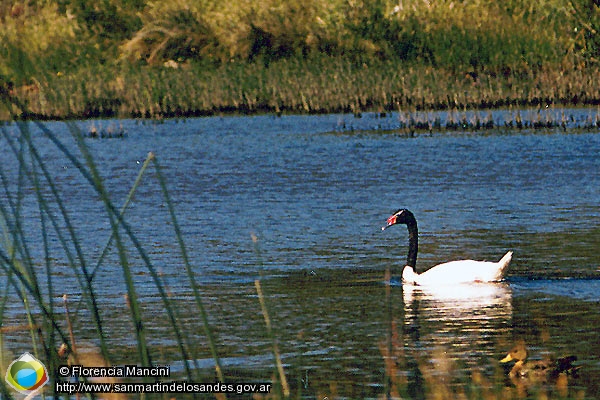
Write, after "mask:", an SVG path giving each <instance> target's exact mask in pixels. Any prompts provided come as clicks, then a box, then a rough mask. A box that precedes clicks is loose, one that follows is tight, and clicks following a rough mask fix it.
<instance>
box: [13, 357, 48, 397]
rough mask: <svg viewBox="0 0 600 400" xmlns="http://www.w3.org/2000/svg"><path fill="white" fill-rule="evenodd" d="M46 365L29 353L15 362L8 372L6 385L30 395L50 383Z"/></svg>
mask: <svg viewBox="0 0 600 400" xmlns="http://www.w3.org/2000/svg"><path fill="white" fill-rule="evenodd" d="M48 380H49V379H48V372H47V371H46V367H45V366H44V364H42V363H41V362H40V360H38V359H37V358H35V357H34V356H32V355H31V354H29V353H23V355H22V356H21V357H19V358H17V359H16V360H15V361H13V362H12V363H11V364H10V365H9V366H8V369H7V370H6V383H8V384H9V385H10V386H12V387H13V388H14V389H15V390H18V391H19V392H21V393H24V394H29V393H31V392H34V391H36V390H38V389H39V388H41V387H42V386H44V385H45V384H46V383H48Z"/></svg>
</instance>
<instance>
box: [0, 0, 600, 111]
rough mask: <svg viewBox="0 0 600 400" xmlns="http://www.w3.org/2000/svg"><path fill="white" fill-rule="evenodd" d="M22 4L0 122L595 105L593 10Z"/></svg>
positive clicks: (183, 2)
mask: <svg viewBox="0 0 600 400" xmlns="http://www.w3.org/2000/svg"><path fill="white" fill-rule="evenodd" d="M87 3H88V2H85V1H82V0H64V1H60V2H59V1H54V0H43V1H42V0H40V1H25V2H19V1H13V2H8V3H3V6H2V7H0V20H1V21H2V24H3V31H2V32H1V33H0V39H1V40H0V43H1V44H0V97H1V98H2V99H3V103H4V104H5V106H6V107H2V109H1V110H0V118H1V119H10V118H53V119H55V118H86V117H114V116H119V117H121V116H122V117H124V116H133V117H168V116H197V115H210V114H214V113H227V112H242V113H256V112H293V113H296V112H310V113H318V112H339V111H354V112H358V111H361V110H375V111H378V110H394V109H398V108H403V109H440V108H442V109H443V108H449V109H451V108H490V107H492V108H493V107H502V106H507V105H537V104H542V103H553V104H562V105H587V104H597V103H598V102H600V94H599V93H598V90H599V89H598V88H597V85H595V82H598V75H599V74H600V72H599V71H600V65H599V64H598V59H600V57H599V56H598V55H599V54H600V40H599V39H598V38H597V36H598V35H597V30H598V29H599V28H600V8H599V7H598V6H597V5H596V3H594V2H593V1H592V0H570V1H566V0H543V1H540V2H536V3H535V4H532V3H531V2H527V1H522V0H512V1H509V2H503V3H502V4H498V3H496V2H487V1H483V0H474V1H468V2H466V1H464V2H451V1H440V2H424V1H421V0H412V1H403V2H394V1H387V0H363V1H348V0H336V1H323V0H311V1H308V2H302V3H301V4H296V3H293V2H286V1H281V0H268V1H261V2H258V1H249V2H237V1H235V2H233V3H228V4H227V5H224V4H221V3H220V2H213V1H209V0H207V1H202V2H197V1H191V0H178V1H174V2H168V3H163V2H158V1H149V0H148V1H145V0H138V1H134V2H121V1H118V0H105V1H102V2H97V3H96V4H95V5H93V6H91V5H89V4H87Z"/></svg>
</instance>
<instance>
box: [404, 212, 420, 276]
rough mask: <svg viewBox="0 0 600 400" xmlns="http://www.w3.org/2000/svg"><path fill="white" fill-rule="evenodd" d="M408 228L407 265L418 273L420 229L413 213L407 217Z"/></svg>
mask: <svg viewBox="0 0 600 400" xmlns="http://www.w3.org/2000/svg"><path fill="white" fill-rule="evenodd" d="M405 218H406V227H407V228H408V257H406V265H408V266H410V267H413V269H414V270H415V272H416V266H417V252H418V251H419V229H418V228H417V220H416V219H415V216H414V215H412V213H409V214H408V215H406V216H405Z"/></svg>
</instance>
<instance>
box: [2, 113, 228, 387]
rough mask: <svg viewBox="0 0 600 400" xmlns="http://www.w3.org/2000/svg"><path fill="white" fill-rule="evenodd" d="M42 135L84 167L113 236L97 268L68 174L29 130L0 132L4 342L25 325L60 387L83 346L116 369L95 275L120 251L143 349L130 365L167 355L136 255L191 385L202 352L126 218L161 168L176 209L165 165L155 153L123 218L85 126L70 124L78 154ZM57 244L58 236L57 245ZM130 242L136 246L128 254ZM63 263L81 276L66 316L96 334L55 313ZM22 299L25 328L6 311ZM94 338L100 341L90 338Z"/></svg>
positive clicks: (212, 342) (148, 363) (50, 135)
mask: <svg viewBox="0 0 600 400" xmlns="http://www.w3.org/2000/svg"><path fill="white" fill-rule="evenodd" d="M36 127H37V129H39V130H40V131H41V133H42V135H43V136H45V137H46V138H47V139H49V140H50V142H51V143H52V145H53V146H54V149H53V150H54V151H55V152H56V153H59V154H61V155H62V156H63V157H64V158H65V159H66V160H68V161H67V162H68V163H69V165H70V166H71V167H72V168H74V169H76V171H77V172H78V174H79V175H80V176H81V177H82V178H83V179H84V181H85V182H87V185H89V189H90V190H92V191H93V192H95V193H96V195H97V196H98V199H99V200H98V201H99V202H101V203H102V204H103V205H104V209H105V215H104V216H102V215H95V216H94V218H106V219H107V220H108V222H109V223H110V226H111V230H110V237H107V238H106V243H107V244H106V246H105V248H104V251H103V252H102V255H101V256H100V258H99V259H98V260H97V261H95V260H94V259H93V258H91V257H90V256H89V255H88V254H87V251H86V249H84V248H83V246H82V245H81V238H80V235H81V233H80V229H79V227H78V226H76V223H75V222H74V220H73V218H72V217H71V216H70V212H71V211H70V210H69V209H67V206H66V205H65V201H64V194H63V193H61V191H60V189H59V186H58V185H57V184H56V181H57V179H60V176H58V175H55V174H54V172H55V171H50V170H49V169H48V167H47V164H46V163H45V161H44V158H43V157H42V156H41V155H40V148H39V147H38V146H39V145H38V144H37V143H36V140H35V139H34V138H33V136H32V133H31V130H30V125H29V124H19V125H18V135H14V132H13V133H11V132H10V131H9V129H8V128H7V127H1V128H0V129H1V133H2V136H1V137H0V142H1V143H2V146H3V147H4V150H3V151H4V152H5V153H6V157H5V158H4V162H3V165H2V166H0V180H1V186H2V191H3V196H2V198H3V200H2V202H0V221H1V222H2V224H1V227H2V234H3V237H4V240H3V242H2V246H1V247H0V276H2V277H3V279H2V281H3V283H4V284H5V286H4V288H3V295H2V298H1V302H0V305H1V307H0V326H1V327H2V332H1V335H2V336H0V338H2V339H4V336H7V335H10V332H12V331H13V329H11V326H13V327H15V322H16V323H17V325H16V327H15V329H16V330H23V329H24V330H25V331H29V332H30V337H31V345H30V347H31V349H32V353H34V354H35V355H36V356H37V357H39V358H40V359H42V360H44V362H45V364H46V366H47V367H48V370H49V373H50V374H51V375H52V376H51V379H52V381H54V380H55V379H56V378H57V376H54V374H55V373H56V371H57V366H58V365H61V364H65V363H67V362H71V361H67V359H65V357H66V356H65V353H67V354H68V353H71V356H70V357H72V358H74V360H75V362H77V360H80V358H79V357H80V356H83V354H79V352H78V351H74V350H75V349H76V346H75V343H74V340H79V341H93V342H95V343H97V344H98V346H99V359H98V360H99V361H97V362H101V363H102V364H105V365H110V364H111V360H113V359H115V358H116V357H117V355H116V354H115V353H114V350H113V349H111V346H110V345H109V344H108V340H109V339H110V338H108V337H107V334H106V332H108V331H109V330H110V329H107V328H108V327H110V325H111V324H114V322H115V321H111V320H110V318H109V317H108V315H109V314H110V313H108V311H109V310H107V309H104V307H106V305H104V306H102V305H101V303H102V302H101V301H100V300H101V299H100V298H99V296H98V294H97V293H98V291H99V290H101V289H102V287H103V286H104V285H107V284H111V283H110V282H106V281H102V280H99V279H98V278H97V276H96V272H97V271H98V269H99V268H101V267H102V266H103V259H104V257H105V256H106V254H107V253H109V252H115V251H116V256H117V259H118V262H119V265H120V268H121V270H122V273H123V281H124V282H125V287H126V293H127V304H128V308H129V312H130V315H129V318H130V321H131V329H132V331H131V334H132V335H133V337H134V342H135V346H136V348H137V357H136V358H135V359H128V361H129V362H131V363H134V364H138V365H141V366H151V365H153V364H154V362H153V354H154V355H155V354H156V353H157V350H158V349H153V348H152V345H151V343H150V342H149V340H148V336H147V332H146V325H147V323H148V319H149V318H156V316H157V315H156V312H155V313H154V315H144V313H143V312H142V310H141V306H140V301H139V300H138V290H139V289H138V288H137V286H136V283H135V282H134V278H133V272H132V270H131V262H130V260H131V257H132V255H131V254H130V253H131V252H135V253H136V256H137V258H138V259H141V260H142V262H143V268H144V269H145V271H146V272H147V273H148V274H149V275H150V276H151V278H152V282H153V284H154V290H155V291H156V296H157V297H158V298H159V299H160V301H161V303H162V305H163V308H164V310H163V312H164V318H165V319H166V320H167V321H168V325H169V327H170V330H171V334H172V339H173V340H174V342H175V343H176V348H177V351H178V353H179V356H178V357H177V359H179V360H182V361H183V365H184V369H185V376H186V378H187V379H188V380H189V381H194V377H196V375H195V372H194V370H193V369H192V368H191V365H190V363H191V362H192V361H190V360H194V361H193V362H195V360H196V359H197V356H196V354H195V353H196V352H195V347H194V345H193V344H192V343H191V341H190V338H189V337H188V335H189V333H188V332H191V331H193V329H191V327H190V326H183V325H182V322H181V318H179V315H178V312H177V307H176V304H175V302H174V301H173V300H172V299H171V298H170V296H169V295H168V293H167V291H166V288H165V282H164V281H163V278H161V276H160V275H159V274H158V272H157V270H156V267H155V266H154V264H153V262H152V260H151V259H150V257H149V256H148V253H147V251H146V249H145V246H144V245H143V244H142V243H141V242H140V241H139V239H138V238H137V236H136V234H135V232H134V230H133V229H132V227H131V226H130V225H129V223H128V222H127V218H126V206H127V203H128V202H129V200H130V199H131V197H132V196H133V195H134V193H135V191H136V189H137V188H138V187H139V185H140V184H141V178H142V173H143V171H144V170H145V169H146V167H147V165H148V163H151V162H154V166H155V170H156V176H157V177H158V178H159V183H160V186H161V188H162V190H163V194H164V196H165V199H166V201H167V203H168V204H169V205H170V200H169V197H168V191H167V189H166V185H165V182H164V178H163V177H162V173H161V169H160V166H159V165H158V163H157V162H156V159H155V158H154V156H153V155H152V154H150V155H149V157H148V160H147V161H146V163H144V166H143V167H142V170H141V171H140V175H139V176H138V179H137V180H136V181H135V183H134V185H133V187H132V189H131V191H130V193H129V197H128V199H127V200H126V204H125V205H124V206H123V207H122V208H121V210H118V209H117V207H116V206H115V204H114V202H113V200H111V197H110V195H109V193H108V188H106V186H105V185H104V183H103V179H102V177H101V175H100V173H99V171H98V168H97V165H96V163H95V161H94V158H93V155H92V154H91V152H90V151H89V149H88V147H87V145H86V143H85V140H84V137H83V135H82V132H81V131H80V130H79V128H78V127H77V126H76V125H74V124H70V125H69V128H70V130H71V134H72V137H71V139H73V141H74V143H75V145H76V146H75V147H74V148H73V146H72V144H73V143H71V146H68V145H66V144H65V140H64V139H61V138H59V137H58V136H57V135H56V134H55V133H54V132H52V131H50V130H49V129H48V128H47V127H46V126H44V125H43V124H39V123H38V124H36ZM46 146H47V145H46ZM32 201H33V202H34V204H35V207H36V208H37V210H36V211H35V212H32V210H31V208H30V207H29V208H25V207H26V206H25V204H26V203H27V204H29V203H30V202H32ZM169 211H170V219H171V223H172V225H173V226H174V227H175V234H176V237H177V240H178V242H179V243H180V248H181V251H182V253H183V254H184V255H185V246H184V244H183V238H182V237H181V232H180V230H179V229H178V224H177V219H176V215H175V213H174V212H173V209H172V206H169ZM32 218H33V220H32ZM35 221H37V222H38V223H39V224H40V227H41V229H40V232H39V237H38V235H37V234H35V235H34V236H32V231H31V227H30V226H31V224H32V223H35ZM34 233H35V232H34ZM40 237H41V243H40ZM50 238H53V239H52V241H51V239H50ZM125 241H127V242H128V245H127V250H126V248H125V246H126V245H125ZM51 243H52V244H51ZM111 244H112V245H113V247H112V248H111V247H110V246H111ZM40 247H41V249H40ZM185 260H186V262H185V267H186V270H187V275H188V277H189V279H190V281H189V283H188V284H189V286H191V287H192V288H193V290H194V295H195V297H194V299H195V304H196V307H197V308H198V311H199V313H200V315H201V323H202V325H203V330H204V332H205V334H206V335H207V341H208V346H209V347H210V349H211V353H212V355H213V359H214V362H215V365H216V370H215V372H216V375H217V378H218V379H219V380H220V381H223V373H222V371H221V368H220V363H219V358H218V355H217V351H216V341H215V338H214V336H213V335H212V334H211V329H210V326H209V325H208V316H207V314H206V311H205V310H204V306H203V300H202V296H201V294H200V293H199V291H198V289H197V284H196V282H195V280H194V276H193V273H192V270H191V266H190V263H189V261H188V260H187V256H185ZM63 265H66V266H67V267H68V268H69V269H70V271H71V274H70V275H69V276H73V277H74V278H76V280H77V284H78V286H79V290H80V292H81V298H82V301H81V303H80V304H79V306H78V307H77V310H76V311H75V313H68V312H67V315H71V317H72V318H75V319H76V320H78V321H79V323H80V324H82V325H83V326H86V325H88V326H91V327H92V330H91V331H90V330H89V329H87V333H83V332H80V331H76V332H75V334H73V332H72V331H71V326H72V325H71V321H70V318H69V320H68V321H65V318H64V316H63V315H62V314H61V312H59V311H58V310H57V309H56V304H55V300H56V295H57V294H59V295H60V294H61V293H60V290H61V289H60V288H61V285H60V280H61V279H64V278H61V274H58V275H57V270H61V269H63V268H64V267H63ZM15 298H18V300H19V302H20V303H21V304H23V320H19V318H17V321H15V317H14V316H13V317H10V318H9V317H8V316H6V314H5V310H6V304H8V303H11V302H14V300H15ZM104 304H105V303H104ZM65 307H66V303H65ZM65 324H67V326H68V327H69V329H68V330H69V332H67V331H66V330H65V329H64V326H65ZM90 334H92V336H91V337H90V336H89V335H90ZM0 342H2V341H0ZM3 342H4V343H3V347H6V340H3ZM61 343H62V344H63V345H62V346H61ZM62 348H64V349H66V350H64V349H62ZM59 349H60V350H59ZM3 354H4V349H3ZM3 362H5V363H6V362H10V360H6V359H5V360H3ZM5 367H6V365H5ZM196 370H197V369H196ZM0 387H1V390H2V392H3V393H4V395H5V396H6V397H7V398H11V393H10V391H9V390H8V389H7V388H6V386H5V382H4V380H1V382H0ZM47 390H48V389H47ZM49 390H53V389H49Z"/></svg>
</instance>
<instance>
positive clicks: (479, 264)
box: [381, 209, 513, 285]
mask: <svg viewBox="0 0 600 400" xmlns="http://www.w3.org/2000/svg"><path fill="white" fill-rule="evenodd" d="M396 224H406V226H407V228H408V257H407V260H406V266H405V267H404V270H403V271H402V282H404V283H408V284H415V285H448V284H455V283H467V282H496V281H500V280H502V278H503V277H504V273H505V272H506V269H507V268H508V265H509V264H510V260H511V259H512V254H513V253H512V251H509V252H507V253H506V254H505V255H504V257H502V259H501V260H500V261H498V262H489V261H474V260H458V261H450V262H447V263H444V264H439V265H436V266H434V267H432V268H430V269H428V270H427V271H425V272H423V273H422V274H419V273H416V272H415V266H416V264H417V251H418V248H419V230H418V228H417V220H416V219H415V216H414V215H413V213H412V212H410V211H409V210H407V209H400V210H398V211H396V212H395V213H394V214H393V215H392V216H390V217H389V218H388V219H387V225H386V226H384V227H382V228H381V229H382V230H385V229H386V228H389V227H390V226H392V225H396Z"/></svg>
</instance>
